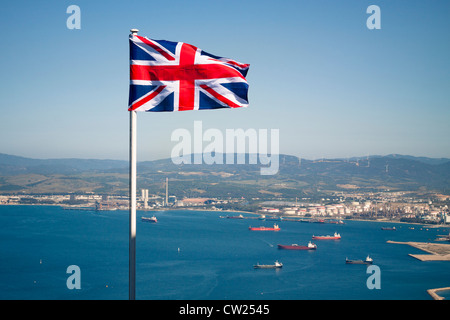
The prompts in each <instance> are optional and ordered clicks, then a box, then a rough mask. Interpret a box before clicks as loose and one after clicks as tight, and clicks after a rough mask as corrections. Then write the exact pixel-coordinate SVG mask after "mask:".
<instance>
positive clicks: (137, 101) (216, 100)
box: [128, 34, 250, 112]
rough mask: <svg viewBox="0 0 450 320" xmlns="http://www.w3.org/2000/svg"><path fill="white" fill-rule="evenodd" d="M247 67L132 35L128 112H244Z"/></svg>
mask: <svg viewBox="0 0 450 320" xmlns="http://www.w3.org/2000/svg"><path fill="white" fill-rule="evenodd" d="M249 66H250V65H249V64H243V63H239V62H237V61H234V60H231V59H227V58H222V57H218V56H215V55H212V54H210V53H207V52H205V51H203V50H201V49H199V48H197V47H195V46H193V45H190V44H187V43H183V42H172V41H166V40H152V39H148V38H145V37H141V36H138V35H137V34H132V35H130V95H129V102H128V111H132V110H134V111H152V112H164V111H185V110H203V109H216V108H239V107H247V106H248V97H247V93H248V83H247V81H246V79H245V77H246V75H247V71H248V68H249Z"/></svg>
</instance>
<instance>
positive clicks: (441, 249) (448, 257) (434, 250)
mask: <svg viewBox="0 0 450 320" xmlns="http://www.w3.org/2000/svg"><path fill="white" fill-rule="evenodd" d="M387 243H397V244H407V245H410V246H411V247H414V248H417V249H420V250H422V251H425V252H428V253H429V254H409V255H410V256H411V257H413V258H416V259H418V260H420V261H450V244H444V243H429V242H413V241H408V242H399V241H391V240H388V241H387Z"/></svg>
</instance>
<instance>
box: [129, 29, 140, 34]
mask: <svg viewBox="0 0 450 320" xmlns="http://www.w3.org/2000/svg"><path fill="white" fill-rule="evenodd" d="M130 32H131V34H132V35H137V33H138V32H139V29H131V30H130Z"/></svg>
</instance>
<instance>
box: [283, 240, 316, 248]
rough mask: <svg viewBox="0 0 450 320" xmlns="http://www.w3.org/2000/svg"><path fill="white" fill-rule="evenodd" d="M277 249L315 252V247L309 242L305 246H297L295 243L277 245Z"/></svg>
mask: <svg viewBox="0 0 450 320" xmlns="http://www.w3.org/2000/svg"><path fill="white" fill-rule="evenodd" d="M278 249H285V250H316V249H317V245H315V244H314V243H311V241H310V242H309V243H308V245H307V246H299V245H298V244H296V243H294V244H291V245H284V244H279V245H278Z"/></svg>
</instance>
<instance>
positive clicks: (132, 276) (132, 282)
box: [129, 29, 139, 300]
mask: <svg viewBox="0 0 450 320" xmlns="http://www.w3.org/2000/svg"><path fill="white" fill-rule="evenodd" d="M130 31H131V34H133V35H134V34H137V33H138V31H139V30H137V29H131V30H130ZM136 117H137V115H136V111H130V238H129V246H130V247H129V299H130V300H135V299H136Z"/></svg>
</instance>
